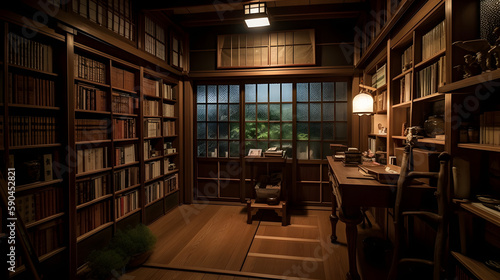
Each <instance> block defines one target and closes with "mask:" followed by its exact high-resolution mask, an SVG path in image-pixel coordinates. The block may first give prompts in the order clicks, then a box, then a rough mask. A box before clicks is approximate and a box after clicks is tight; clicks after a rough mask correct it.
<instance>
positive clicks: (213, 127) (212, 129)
mask: <svg viewBox="0 0 500 280" xmlns="http://www.w3.org/2000/svg"><path fill="white" fill-rule="evenodd" d="M207 132H208V139H216V138H217V123H208V124H207Z"/></svg>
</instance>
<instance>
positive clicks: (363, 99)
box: [352, 92, 373, 116]
mask: <svg viewBox="0 0 500 280" xmlns="http://www.w3.org/2000/svg"><path fill="white" fill-rule="evenodd" d="M352 113H353V114H358V115H359V116H362V115H371V114H373V97H372V96H371V95H369V94H366V93H363V92H360V93H359V94H358V95H356V96H354V98H353V99H352Z"/></svg>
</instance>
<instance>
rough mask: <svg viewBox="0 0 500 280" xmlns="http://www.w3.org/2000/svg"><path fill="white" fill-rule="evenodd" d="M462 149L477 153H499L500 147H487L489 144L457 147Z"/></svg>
mask: <svg viewBox="0 0 500 280" xmlns="http://www.w3.org/2000/svg"><path fill="white" fill-rule="evenodd" d="M457 146H458V147H459V148H462V149H470V150H478V151H488V152H496V153H498V152H500V146H498V145H489V144H477V143H462V144H458V145H457Z"/></svg>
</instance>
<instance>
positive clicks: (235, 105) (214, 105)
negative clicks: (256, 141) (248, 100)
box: [196, 85, 240, 158]
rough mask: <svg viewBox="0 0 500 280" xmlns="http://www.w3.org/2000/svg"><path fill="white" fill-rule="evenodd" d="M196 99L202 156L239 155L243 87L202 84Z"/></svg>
mask: <svg viewBox="0 0 500 280" xmlns="http://www.w3.org/2000/svg"><path fill="white" fill-rule="evenodd" d="M196 99H197V104H196V112H197V113H196V114H197V116H196V120H197V126H196V135H197V136H196V139H197V155H198V157H221V158H228V157H239V156H240V107H239V106H240V105H239V103H240V86H239V85H199V86H197V94H196Z"/></svg>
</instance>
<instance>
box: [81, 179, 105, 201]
mask: <svg viewBox="0 0 500 280" xmlns="http://www.w3.org/2000/svg"><path fill="white" fill-rule="evenodd" d="M107 194H108V174H106V175H102V176H99V177H92V178H86V179H84V180H81V181H77V182H76V202H77V204H82V203H86V202H89V201H92V200H94V199H96V198H99V197H102V196H105V195H107Z"/></svg>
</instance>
